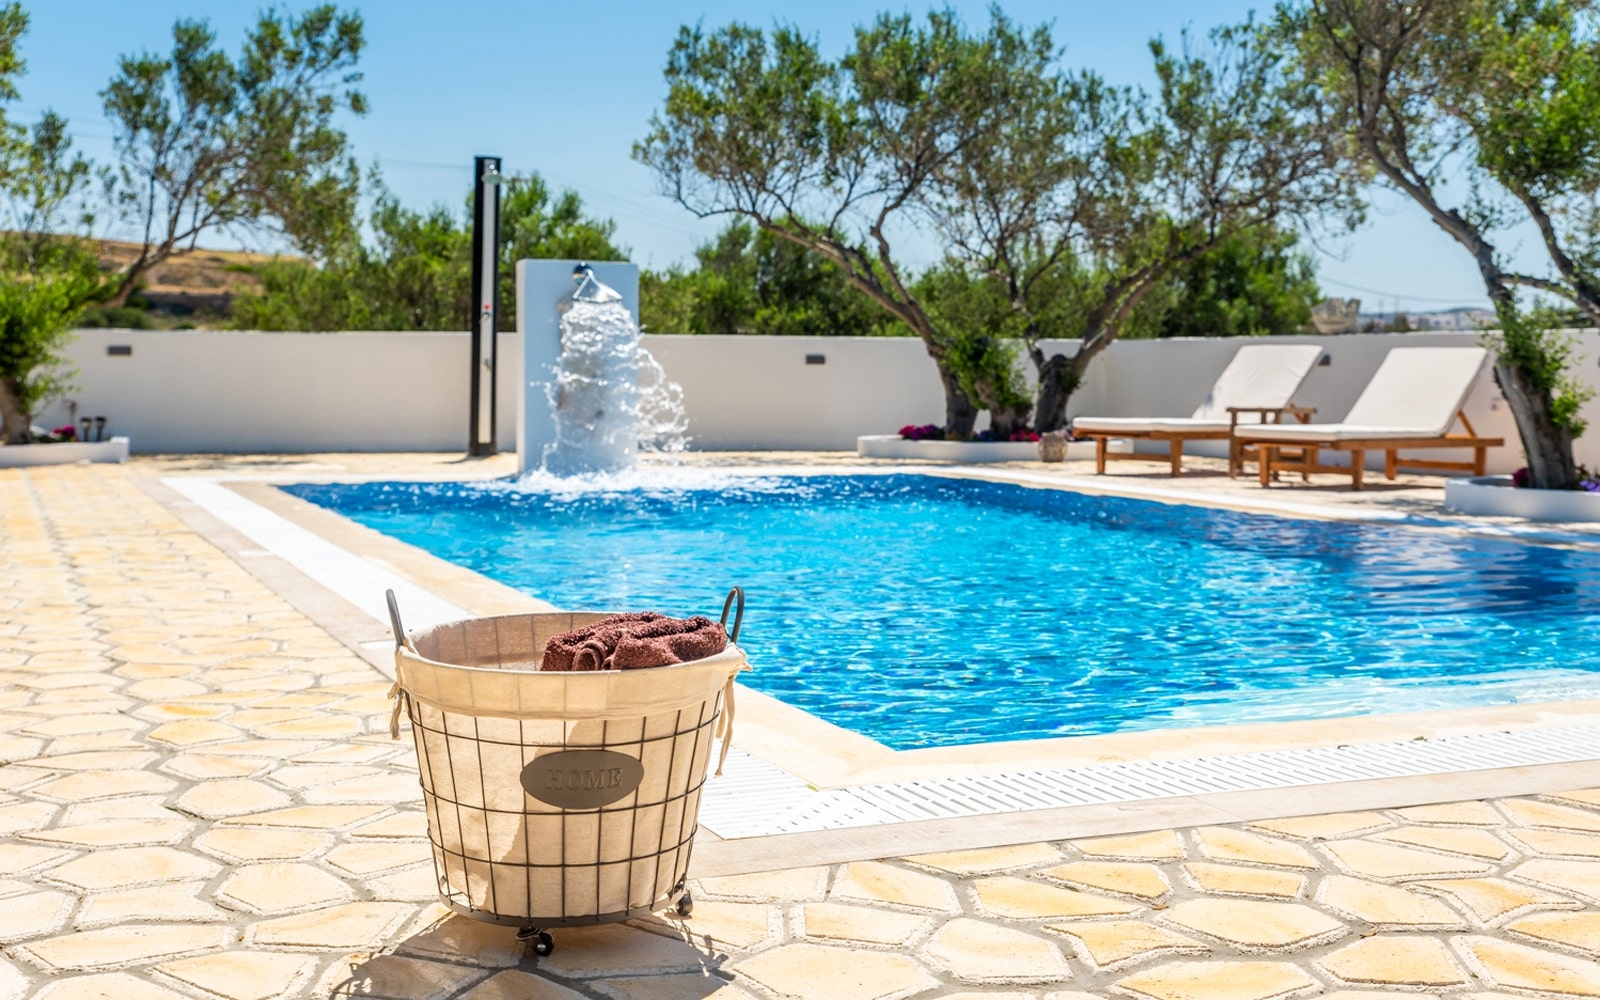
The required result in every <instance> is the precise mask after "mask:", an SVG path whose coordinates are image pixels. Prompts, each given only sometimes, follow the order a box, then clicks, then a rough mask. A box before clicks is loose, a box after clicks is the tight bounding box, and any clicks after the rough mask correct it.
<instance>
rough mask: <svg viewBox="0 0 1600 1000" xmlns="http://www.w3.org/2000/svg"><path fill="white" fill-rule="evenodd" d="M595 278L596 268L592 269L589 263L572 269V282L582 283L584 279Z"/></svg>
mask: <svg viewBox="0 0 1600 1000" xmlns="http://www.w3.org/2000/svg"><path fill="white" fill-rule="evenodd" d="M593 276H594V268H592V267H590V266H589V264H588V262H587V261H585V262H583V263H581V264H579V265H578V266H577V267H575V268H573V269H572V280H573V281H575V282H582V281H583V279H584V278H591V277H593Z"/></svg>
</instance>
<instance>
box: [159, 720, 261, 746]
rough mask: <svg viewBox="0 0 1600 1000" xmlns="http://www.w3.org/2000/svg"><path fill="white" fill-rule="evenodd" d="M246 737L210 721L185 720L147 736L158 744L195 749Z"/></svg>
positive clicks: (162, 727)
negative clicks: (204, 745)
mask: <svg viewBox="0 0 1600 1000" xmlns="http://www.w3.org/2000/svg"><path fill="white" fill-rule="evenodd" d="M242 735H244V734H243V733H241V732H240V731H239V730H237V729H235V728H233V727H232V726H226V725H223V724H222V723H220V722H212V721H211V720H209V719H185V720H183V721H182V722H168V723H165V724H164V725H160V726H157V727H156V728H154V729H152V730H150V732H148V733H146V734H145V736H146V737H147V738H148V739H152V740H155V741H156V742H157V743H165V744H167V745H168V746H174V747H194V746H200V745H202V744H205V743H220V742H221V741H223V740H236V739H238V738H239V737H240V736H242Z"/></svg>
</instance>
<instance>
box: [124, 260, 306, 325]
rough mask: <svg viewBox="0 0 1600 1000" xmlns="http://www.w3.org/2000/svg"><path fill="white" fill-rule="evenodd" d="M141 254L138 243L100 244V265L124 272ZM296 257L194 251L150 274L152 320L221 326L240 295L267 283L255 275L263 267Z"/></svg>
mask: <svg viewBox="0 0 1600 1000" xmlns="http://www.w3.org/2000/svg"><path fill="white" fill-rule="evenodd" d="M138 256H139V244H137V243H125V242H122V241H120V240H104V241H102V242H101V243H100V266H101V267H102V268H104V269H106V270H108V271H111V270H121V269H122V268H124V267H126V266H127V265H128V264H129V263H131V262H132V261H133V260H134V259H135V258H137V257H138ZM294 259H297V258H294V257H287V256H275V255H273V254H262V253H247V252H245V251H242V250H205V249H200V250H194V251H192V252H190V253H186V254H183V255H181V256H178V257H174V258H172V259H170V260H168V261H166V262H165V263H163V264H160V265H158V266H157V267H155V268H154V269H152V270H151V271H149V272H147V273H146V275H145V278H144V283H145V288H144V297H145V298H146V299H147V300H148V301H149V303H150V312H151V313H153V314H156V315H155V316H152V319H157V318H158V317H159V318H162V319H168V318H169V319H170V322H171V323H177V322H185V321H187V322H189V323H192V324H194V325H195V326H197V327H201V328H206V327H215V326H219V325H221V322H222V320H223V319H225V318H226V317H227V315H228V307H229V306H230V305H231V304H232V302H233V297H234V296H235V295H237V294H239V293H240V292H242V291H255V290H257V289H259V288H260V287H261V279H260V278H258V277H257V276H256V274H255V267H256V266H257V265H260V264H263V263H267V262H269V261H273V260H294ZM160 325H162V326H166V325H169V323H160Z"/></svg>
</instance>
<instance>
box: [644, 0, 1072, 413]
mask: <svg viewBox="0 0 1600 1000" xmlns="http://www.w3.org/2000/svg"><path fill="white" fill-rule="evenodd" d="M1053 57H1054V52H1053V51H1052V49H1051V47H1050V45H1049V41H1048V36H1046V35H1043V34H1041V33H1038V32H1035V33H1033V34H1028V33H1025V32H1022V31H1020V30H1019V29H1018V28H1017V27H1016V26H1014V25H1013V24H1012V23H1011V22H1009V21H1008V20H1006V19H1005V17H1004V16H1003V15H1002V14H1000V13H999V12H998V10H996V11H995V12H993V14H992V16H991V20H990V23H989V25H988V28H987V30H986V31H984V32H982V33H969V32H968V31H967V30H966V29H965V28H964V27H963V25H962V23H961V22H960V20H959V19H958V18H957V17H956V16H955V14H953V13H952V12H950V11H948V10H946V11H935V12H933V13H931V14H929V15H928V17H927V19H926V21H925V22H920V23H919V22H916V21H913V20H912V19H911V18H910V17H909V16H903V15H902V16H890V15H881V16H879V17H878V18H877V19H876V20H874V21H873V22H872V23H870V24H868V25H865V26H863V27H860V28H858V29H857V30H856V33H855V38H854V45H853V47H852V48H851V49H850V51H849V52H848V53H847V54H846V55H845V56H844V57H843V58H841V59H839V60H837V61H830V60H828V59H826V58H824V57H823V56H822V55H821V53H820V52H819V51H818V49H817V47H816V45H815V43H814V42H813V41H812V40H811V39H808V38H806V37H805V36H804V35H802V34H801V33H800V32H799V31H798V30H796V29H795V28H792V27H784V26H780V27H778V28H775V29H774V30H773V31H771V32H770V33H767V32H764V31H762V30H760V29H757V28H752V27H749V26H746V25H741V24H733V25H730V26H728V27H725V28H722V29H720V30H718V31H715V32H712V33H710V34H706V33H704V32H702V31H701V30H700V29H698V28H687V27H686V28H683V29H682V30H681V31H680V33H679V35H678V39H677V41H676V42H675V43H674V45H673V47H672V50H671V53H670V55H669V57H668V64H667V69H666V80H667V84H668V93H667V98H666V102H665V104H664V105H663V107H662V109H661V110H660V111H659V112H658V113H657V114H656V115H655V116H654V117H653V118H652V120H651V127H650V132H649V133H648V135H647V136H646V137H645V138H644V140H642V141H641V142H639V143H638V144H637V145H636V146H635V147H634V156H635V158H636V159H638V160H640V161H641V162H643V163H645V164H646V165H648V166H649V167H651V168H652V169H653V170H654V171H655V173H656V176H657V178H658V180H659V182H660V184H661V186H662V189H663V191H664V192H665V193H666V194H667V195H668V196H670V197H672V198H673V199H675V200H676V201H677V202H678V203H679V204H681V205H683V206H684V207H685V208H687V209H688V210H689V211H691V212H693V213H694V214H695V215H697V216H700V217H708V216H715V215H733V216H738V217H742V218H745V219H747V220H749V221H750V222H752V223H754V224H755V225H756V226H758V227H760V228H761V229H762V230H764V231H766V232H769V233H771V234H773V235H774V236H776V237H778V238H780V239H783V240H788V241H790V242H793V243H795V244H797V245H799V246H801V247H804V248H805V249H807V250H808V251H810V252H813V253H816V254H818V255H820V256H821V257H823V258H825V259H826V260H828V261H830V262H832V263H833V264H834V265H836V266H837V267H838V268H839V269H840V271H841V272H842V273H843V274H844V275H845V277H846V279H847V280H848V281H849V283H850V285H851V286H852V287H854V288H855V289H856V290H857V291H859V292H861V293H862V294H864V295H866V296H867V297H868V298H869V299H871V300H872V301H873V302H876V303H877V304H878V305H879V306H881V307H883V309H885V310H887V312H888V313H889V314H890V315H892V316H893V317H894V318H896V319H898V320H899V321H900V322H902V323H904V324H905V326H906V327H907V328H909V329H910V330H911V331H912V332H914V333H915V334H916V335H917V336H918V337H920V338H921V339H922V342H923V344H924V345H925V347H926V348H927V351H928V354H929V355H930V356H931V357H932V358H933V360H934V362H935V364H936V365H937V366H938V368H939V374H940V378H941V380H942V382H943V386H944V393H945V427H946V430H947V432H948V433H950V434H951V435H952V436H955V437H966V436H969V435H970V434H971V432H972V428H973V425H974V423H975V421H976V419H977V415H978V407H977V405H976V402H975V400H974V399H973V398H972V396H971V395H969V393H968V392H967V391H966V390H965V389H964V388H963V380H964V376H963V372H965V375H966V381H967V382H968V383H969V384H973V383H974V382H975V383H976V384H975V385H974V389H975V392H976V394H977V395H978V396H979V397H980V398H981V397H982V396H983V395H984V394H985V388H984V386H983V382H984V379H983V377H982V375H981V367H982V366H978V368H974V367H973V366H971V365H966V366H963V364H962V360H961V358H960V357H958V356H957V352H955V351H954V349H955V348H957V347H958V346H961V345H957V344H955V343H953V341H952V338H951V337H950V336H949V335H948V333H947V332H946V331H944V330H942V329H941V328H940V326H939V324H938V323H937V322H936V321H935V320H934V318H933V317H931V316H930V315H929V312H928V310H927V309H925V308H924V306H923V303H922V302H921V301H920V300H919V297H918V295H917V294H916V292H915V290H914V287H913V286H914V281H913V276H912V275H911V274H909V273H908V272H907V270H906V268H905V266H904V264H903V262H902V260H901V259H900V258H899V257H898V256H897V254H896V252H895V247H894V244H895V242H896V241H897V240H898V239H901V238H903V236H904V234H905V233H907V232H908V231H910V230H911V229H913V227H915V226H916V224H917V223H918V222H920V221H923V216H924V214H925V213H926V212H927V210H928V206H929V200H928V198H929V195H930V193H931V188H932V185H933V184H934V183H935V182H936V180H937V179H938V177H939V175H940V173H941V172H942V171H944V170H945V169H946V168H947V167H948V166H949V164H950V163H951V161H952V160H953V159H954V158H955V157H957V156H959V155H961V153H962V151H963V150H964V149H966V148H967V147H969V146H971V145H973V144H975V143H977V142H979V141H980V140H982V139H984V137H987V136H992V134H993V133H994V131H995V130H996V129H997V128H1000V127H1001V126H1002V125H1003V123H1004V121H1005V116H1006V113H1007V109H1006V106H1005V101H1004V100H1003V99H1001V98H1002V97H1003V95H1005V94H1006V93H1007V92H1008V91H1009V90H1011V89H1013V88H1014V87H1015V86H1016V83H1015V81H1016V80H1017V79H1018V78H1021V77H1024V76H1026V75H1028V74H1030V73H1040V72H1044V71H1046V70H1047V68H1048V65H1049V63H1050V61H1051V60H1052V59H1053ZM967 346H970V345H967ZM975 371H977V372H979V377H978V378H977V379H976V380H974V379H973V378H972V375H973V374H974V372H975ZM991 396H992V399H991V400H990V401H991V402H993V403H994V404H995V405H999V406H1000V411H999V412H993V411H991V414H990V417H991V420H993V421H994V423H995V425H996V427H997V428H1001V429H1004V428H1006V427H1010V426H1013V425H1017V424H1020V423H1025V421H1026V418H1027V408H1026V404H1025V403H1024V404H1022V405H1021V406H1020V407H1018V406H1015V405H1013V406H1010V407H1007V406H1004V405H1002V404H1001V402H1000V397H999V396H998V395H997V394H991Z"/></svg>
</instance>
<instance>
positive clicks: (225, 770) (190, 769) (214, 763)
mask: <svg viewBox="0 0 1600 1000" xmlns="http://www.w3.org/2000/svg"><path fill="white" fill-rule="evenodd" d="M161 769H162V770H163V771H166V772H168V773H169V774H176V775H177V776H178V777H180V778H188V779H189V780H190V781H211V780H213V779H216V778H243V777H247V776H248V775H251V774H254V773H255V772H257V771H259V770H261V764H260V763H259V762H258V761H253V760H250V759H249V758H247V757H216V756H213V755H211V754H203V753H182V754H178V755H177V756H175V757H172V758H171V759H169V760H168V761H167V762H166V763H165V764H162V765H161Z"/></svg>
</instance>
